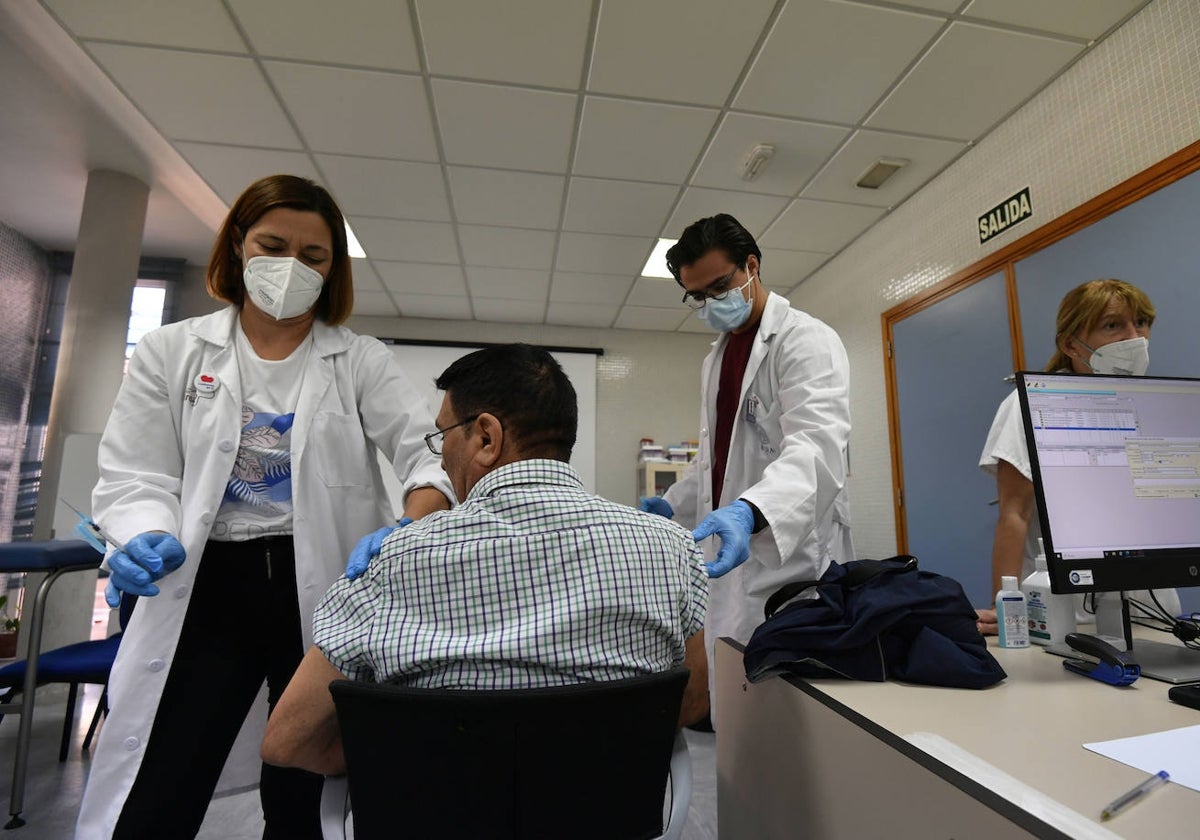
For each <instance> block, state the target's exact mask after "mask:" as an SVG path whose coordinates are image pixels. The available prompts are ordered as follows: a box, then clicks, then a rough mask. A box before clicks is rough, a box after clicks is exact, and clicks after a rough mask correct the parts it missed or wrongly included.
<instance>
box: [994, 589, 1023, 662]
mask: <svg viewBox="0 0 1200 840" xmlns="http://www.w3.org/2000/svg"><path fill="white" fill-rule="evenodd" d="M996 623H997V624H998V625H999V626H1000V647H1004V648H1027V647H1029V614H1028V612H1027V611H1026V609H1025V596H1024V595H1023V594H1022V593H1021V590H1020V589H1018V588H1017V578H1016V575H1004V576H1003V577H1002V578H1000V591H999V592H997V593H996Z"/></svg>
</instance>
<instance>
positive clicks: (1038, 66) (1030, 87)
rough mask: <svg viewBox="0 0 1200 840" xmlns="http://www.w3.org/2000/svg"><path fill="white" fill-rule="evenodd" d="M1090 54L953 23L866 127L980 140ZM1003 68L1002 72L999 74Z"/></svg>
mask: <svg viewBox="0 0 1200 840" xmlns="http://www.w3.org/2000/svg"><path fill="white" fill-rule="evenodd" d="M1082 49H1083V47H1082V45H1080V44H1073V43H1069V42H1067V41H1057V40H1054V39H1052V38H1045V37H1042V36H1039V35H1025V34H1022V33H1019V32H1010V31H1006V30H1001V29H992V28H990V27H985V26H977V25H974V24H969V23H954V24H952V25H951V26H950V28H949V29H948V30H947V31H946V32H945V34H944V35H943V36H942V37H941V38H940V39H939V40H938V42H937V43H936V44H935V45H934V46H933V48H932V49H931V50H930V51H929V52H928V53H927V54H926V55H925V57H924V58H922V59H921V61H920V62H919V63H918V64H917V66H916V67H914V68H913V69H912V71H911V72H910V73H909V74H908V76H907V77H905V79H904V81H902V82H901V83H900V84H899V85H898V86H897V87H896V89H895V90H893V91H892V92H891V94H890V95H889V96H888V98H887V100H885V101H884V102H883V104H882V105H880V106H879V109H878V110H877V111H876V112H875V113H874V114H872V115H871V118H870V119H869V120H867V125H868V126H870V127H871V128H884V129H892V130H895V131H911V132H914V133H919V134H927V135H928V134H934V135H939V136H941V137H949V138H957V139H960V140H973V139H975V138H976V137H978V136H979V135H980V134H982V133H983V132H984V131H986V130H987V129H988V128H989V127H990V126H991V125H992V124H993V123H995V122H997V121H998V120H999V119H1000V118H1001V117H1003V116H1005V115H1006V114H1007V113H1008V112H1009V111H1011V110H1012V109H1013V108H1015V107H1016V106H1017V105H1018V104H1020V103H1021V102H1023V101H1024V100H1025V99H1026V98H1028V97H1029V96H1030V95H1032V94H1033V93H1034V92H1035V91H1037V90H1038V89H1039V88H1040V87H1041V86H1042V85H1044V84H1045V83H1046V82H1047V81H1049V80H1050V79H1051V78H1052V77H1053V76H1054V75H1055V74H1056V73H1058V71H1060V70H1061V69H1062V68H1063V67H1064V66H1065V65H1066V64H1067V62H1069V61H1070V60H1071V59H1072V58H1074V57H1075V56H1076V55H1077V54H1078V53H1079V52H1080V50H1082ZM998 67H1003V68H1004V72H1003V73H997V72H996V68H998Z"/></svg>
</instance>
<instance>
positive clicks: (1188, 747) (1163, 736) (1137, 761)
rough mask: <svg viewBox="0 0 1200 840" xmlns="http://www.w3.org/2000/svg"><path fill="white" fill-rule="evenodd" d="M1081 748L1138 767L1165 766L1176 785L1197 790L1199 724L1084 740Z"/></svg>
mask: <svg viewBox="0 0 1200 840" xmlns="http://www.w3.org/2000/svg"><path fill="white" fill-rule="evenodd" d="M1083 746H1084V749H1088V750H1091V751H1092V752H1094V753H1099V754H1100V755H1103V756H1106V757H1107V758H1111V759H1114V760H1116V761H1119V762H1121V763H1122V764H1128V765H1129V766H1130V767H1136V768H1138V769H1139V770H1142V771H1144V772H1145V773H1146V775H1151V774H1153V773H1157V772H1158V771H1159V770H1166V771H1167V772H1168V773H1170V774H1171V781H1172V782H1174V783H1175V784H1177V785H1183V786H1184V787H1189V788H1191V789H1192V790H1194V791H1200V726H1185V727H1183V728H1182V729H1168V730H1167V731H1166V732H1152V733H1150V734H1149V735H1137V736H1134V737H1133V738H1118V739H1117V740H1115V741H1100V742H1097V743H1095V744H1084V745H1083Z"/></svg>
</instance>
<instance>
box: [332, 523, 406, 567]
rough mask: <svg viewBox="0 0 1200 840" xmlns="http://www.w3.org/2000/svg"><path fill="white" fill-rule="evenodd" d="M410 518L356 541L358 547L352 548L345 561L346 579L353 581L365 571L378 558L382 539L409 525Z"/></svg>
mask: <svg viewBox="0 0 1200 840" xmlns="http://www.w3.org/2000/svg"><path fill="white" fill-rule="evenodd" d="M411 524H412V518H411V517H408V516H406V517H404V518H403V519H401V520H400V521H399V522H397V523H396V524H395V525H388V526H387V527H386V528H380V529H379V530H378V531H376V532H374V533H373V534H367V535H366V536H365V537H363V538H362V539H361V540H359V541H358V545H356V546H354V550H353V551H351V552H350V559H349V560H347V561H346V577H347V578H349V579H350V580H354V579H355V578H356V577H358V576H359V575H361V574H362V573H363V572H365V571H366V570H367V566H369V565H370V563H371V561H372V560H373V559H375V558H376V557H378V556H379V549H380V548H381V547H382V546H383V541H384V539H386V538H387V535H388V534H390V533H392V531H395V530H397V529H399V528H403V527H404V526H405V525H411Z"/></svg>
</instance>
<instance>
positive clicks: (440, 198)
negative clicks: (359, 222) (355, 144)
mask: <svg viewBox="0 0 1200 840" xmlns="http://www.w3.org/2000/svg"><path fill="white" fill-rule="evenodd" d="M316 160H317V166H319V167H320V168H321V171H322V172H324V173H325V177H326V180H327V182H328V184H329V189H330V192H332V193H333V194H334V196H335V197H336V198H337V200H338V204H340V205H341V207H342V211H343V212H344V213H345V214H346V215H347V216H354V217H360V216H382V217H384V218H389V219H412V220H416V221H428V222H446V221H449V220H450V204H449V202H447V200H446V186H445V182H444V181H443V180H442V168H441V167H440V166H438V165H437V164H436V163H408V162H407V161H400V160H379V159H378V158H360V157H342V156H340V155H316ZM355 229H356V230H357V227H356V228H355Z"/></svg>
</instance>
